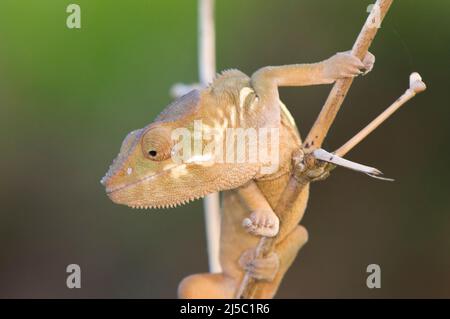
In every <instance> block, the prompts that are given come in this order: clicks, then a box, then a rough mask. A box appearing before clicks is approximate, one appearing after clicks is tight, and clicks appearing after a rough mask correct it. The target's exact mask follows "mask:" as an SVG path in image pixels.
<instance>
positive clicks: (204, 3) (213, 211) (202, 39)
mask: <svg viewBox="0 0 450 319" xmlns="http://www.w3.org/2000/svg"><path fill="white" fill-rule="evenodd" d="M198 18H199V24H198V27H199V28H198V33H199V34H198V37H199V43H198V68H199V77H200V83H201V84H203V85H207V84H209V83H210V82H211V81H212V80H213V79H214V76H215V74H216V49H215V46H216V44H215V30H214V0H198ZM203 207H204V211H205V228H206V242H207V250H208V262H209V271H210V272H213V273H215V272H221V271H222V269H221V266H220V262H219V245H220V205H219V194H218V193H214V194H210V195H208V196H206V197H205V199H204V202H203Z"/></svg>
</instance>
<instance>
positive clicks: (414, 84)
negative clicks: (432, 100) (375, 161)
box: [334, 72, 427, 156]
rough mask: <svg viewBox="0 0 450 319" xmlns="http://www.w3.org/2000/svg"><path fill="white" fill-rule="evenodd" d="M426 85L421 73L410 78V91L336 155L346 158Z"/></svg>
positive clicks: (339, 149)
mask: <svg viewBox="0 0 450 319" xmlns="http://www.w3.org/2000/svg"><path fill="white" fill-rule="evenodd" d="M426 88H427V87H426V85H425V83H424V82H423V81H422V78H421V77H420V75H419V73H417V72H414V73H412V74H411V75H410V77H409V89H407V90H406V92H405V93H403V95H402V96H401V97H399V98H398V99H397V100H396V101H395V102H394V103H392V105H391V106H389V107H388V108H387V109H386V110H385V111H384V112H383V113H381V114H380V115H378V116H377V117H376V118H375V119H374V120H373V121H372V122H370V123H369V124H368V125H367V126H366V127H365V128H363V129H362V130H361V131H360V132H359V133H358V134H356V135H355V136H354V137H352V138H351V139H350V140H349V141H348V142H347V143H345V144H344V145H342V146H341V147H340V148H338V149H337V150H336V151H335V152H334V154H336V155H338V156H344V155H345V154H347V153H348V152H349V151H350V150H351V149H352V148H354V147H355V146H356V145H358V144H359V143H360V142H361V141H362V140H363V139H364V138H366V137H367V136H368V135H369V134H370V133H372V132H373V131H374V130H375V129H376V128H377V127H378V126H380V125H381V123H383V122H384V121H386V120H387V119H388V118H389V117H390V116H391V115H392V114H394V112H395V111H397V110H398V109H399V108H400V107H402V106H403V105H404V104H405V103H406V102H408V101H409V100H411V99H412V98H413V97H414V96H416V94H418V93H420V92H423V91H425V90H426Z"/></svg>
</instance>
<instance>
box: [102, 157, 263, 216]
mask: <svg viewBox="0 0 450 319" xmlns="http://www.w3.org/2000/svg"><path fill="white" fill-rule="evenodd" d="M224 166H225V167H223V168H222V169H218V168H217V167H205V166H203V165H197V164H180V165H176V166H174V167H171V168H170V169H167V170H165V171H162V172H159V173H157V174H152V175H148V176H145V177H143V178H141V179H139V180H135V181H133V182H128V183H117V182H116V181H114V178H108V179H106V180H105V181H104V182H103V184H104V186H105V187H106V193H107V195H108V197H109V198H110V199H111V200H112V201H113V202H114V203H116V204H122V205H126V206H129V207H132V208H169V207H176V206H180V205H184V204H186V203H188V202H191V201H194V200H196V199H200V198H202V197H204V196H206V195H208V194H211V193H215V192H218V191H223V190H227V189H232V188H235V187H238V186H240V185H242V184H243V183H245V182H247V181H248V180H250V179H251V178H252V177H253V176H254V175H255V170H254V168H253V167H252V166H248V167H246V166H245V165H244V166H243V167H237V166H234V165H233V166H232V167H230V166H228V165H226V164H224ZM222 172H225V173H222Z"/></svg>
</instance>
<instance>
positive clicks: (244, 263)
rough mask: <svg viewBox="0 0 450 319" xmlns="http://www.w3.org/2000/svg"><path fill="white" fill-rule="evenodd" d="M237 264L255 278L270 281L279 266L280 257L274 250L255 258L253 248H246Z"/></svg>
mask: <svg viewBox="0 0 450 319" xmlns="http://www.w3.org/2000/svg"><path fill="white" fill-rule="evenodd" d="M239 265H240V266H241V267H242V268H243V269H244V270H245V271H247V272H248V273H249V274H250V276H251V277H252V278H254V279H257V280H266V281H272V280H273V279H274V278H275V276H276V274H277V273H278V269H279V267H280V258H279V257H278V255H277V254H276V253H274V252H272V253H270V254H269V255H267V256H266V257H263V258H255V249H254V248H252V249H248V250H246V251H244V253H243V254H242V255H241V257H240V258H239Z"/></svg>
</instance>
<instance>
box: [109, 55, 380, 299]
mask: <svg viewBox="0 0 450 319" xmlns="http://www.w3.org/2000/svg"><path fill="white" fill-rule="evenodd" d="M374 60H375V59H374V57H373V55H371V54H368V55H367V57H366V58H365V60H364V61H363V62H361V61H359V60H358V59H357V58H355V57H352V56H351V55H350V54H349V53H338V54H336V55H334V56H333V57H331V58H330V59H328V60H325V61H322V62H319V63H315V64H298V65H288V66H279V67H265V68H262V69H260V70H258V71H257V72H255V73H254V74H253V75H252V77H251V78H250V77H248V76H246V75H245V74H243V73H242V72H240V71H237V70H230V71H225V72H223V73H222V74H221V75H220V76H218V77H217V79H216V80H215V81H214V82H213V83H212V84H211V85H210V86H209V87H207V88H204V89H200V90H194V91H191V92H190V93H188V94H187V95H185V96H183V97H181V98H180V99H178V100H176V101H175V102H174V103H172V104H171V105H169V106H168V107H167V108H166V109H165V110H164V111H163V112H162V113H161V114H160V115H159V116H158V117H157V118H156V119H155V121H154V122H152V123H151V124H149V125H148V126H146V127H144V128H143V129H140V130H136V131H133V132H131V133H130V134H129V135H128V136H127V137H126V138H125V140H124V142H123V143H122V147H121V150H120V153H119V155H118V157H117V158H116V159H115V161H114V162H113V165H112V166H111V167H110V169H109V171H108V173H107V174H106V176H105V177H104V178H103V179H102V184H104V185H105V187H106V192H107V194H108V196H109V197H110V198H111V200H113V201H114V202H115V203H118V204H124V205H128V206H131V207H138V208H153V207H169V206H170V207H172V206H176V205H180V204H183V203H185V202H188V201H190V200H194V199H197V198H200V197H203V196H205V195H207V194H210V193H213V192H218V191H223V214H222V226H221V243H220V244H221V247H220V261H221V264H222V268H223V273H221V274H197V275H192V276H189V277H187V278H185V279H184V280H183V281H182V282H181V283H180V286H179V289H178V294H179V297H181V298H232V297H233V296H234V295H235V293H236V289H237V287H238V285H239V283H240V281H241V279H242V277H243V275H244V272H245V271H246V270H249V271H250V273H251V274H252V276H253V277H254V278H255V279H258V280H261V282H263V285H262V289H260V290H259V291H258V293H257V297H259V298H271V297H273V296H274V295H275V293H276V291H277V289H278V286H279V284H280V282H281V280H282V278H283V276H284V274H285V272H286V271H287V269H288V268H289V266H290V265H291V263H292V262H293V260H294V258H295V256H296V254H297V252H298V250H299V249H300V248H301V246H302V245H303V244H305V243H306V241H307V237H308V235H307V232H306V230H305V228H303V227H302V226H299V225H298V224H299V222H300V220H301V218H302V217H303V213H304V211H305V208H306V204H307V200H308V195H309V190H308V188H305V190H304V191H303V192H302V193H301V195H300V196H299V197H298V198H297V199H296V201H295V203H292V208H291V211H289V212H286V213H285V214H283V216H285V217H283V220H279V218H278V217H277V215H276V214H275V213H274V212H273V209H272V208H273V207H275V205H276V202H277V200H278V198H279V197H280V195H281V192H282V191H283V190H284V188H285V186H286V184H287V181H288V179H289V175H290V172H291V170H292V163H291V158H292V152H293V151H294V150H296V149H298V148H299V147H300V146H301V140H300V136H299V134H298V131H297V128H296V126H295V123H294V121H293V120H292V117H291V116H290V114H289V112H288V111H287V109H286V108H285V107H284V105H283V104H282V103H281V102H280V100H279V95H278V87H280V86H304V85H317V84H328V83H333V82H334V81H335V80H337V79H340V78H344V77H355V76H357V75H359V74H361V73H362V70H364V69H366V71H370V70H371V69H372V66H373V63H374ZM199 120H201V121H202V127H203V129H204V130H205V131H206V129H208V128H213V129H215V130H216V133H217V132H218V133H219V135H220V136H225V135H226V129H227V128H244V129H248V128H254V129H256V130H258V129H262V128H276V129H279V146H278V152H279V166H278V167H277V169H276V170H274V171H270V172H268V170H264V169H263V168H267V167H269V165H270V164H271V163H268V161H256V162H255V161H249V160H245V161H244V162H239V163H238V162H236V161H235V162H232V163H228V162H221V161H220V160H218V158H217V156H216V154H215V153H214V154H213V153H212V152H211V153H209V154H207V155H209V156H206V157H205V156H204V157H198V156H194V155H195V154H194V155H192V156H191V157H190V158H188V159H185V160H184V162H182V163H180V162H177V161H175V157H174V154H175V153H174V152H175V151H174V150H175V148H176V146H175V142H174V141H173V140H172V138H171V134H172V133H173V131H174V130H175V129H177V128H185V129H186V128H187V129H188V130H189V132H191V133H192V132H193V131H194V127H195V125H194V121H199ZM204 146H205V145H204V144H203V145H202V147H204ZM249 146H250V145H249V143H248V140H246V144H245V149H246V150H250V153H251V148H250V147H249ZM318 178H320V176H319V175H318ZM275 235H278V236H277V237H276V242H275V251H274V253H273V254H271V255H269V256H267V258H264V259H255V258H254V248H255V247H256V245H257V243H258V241H259V238H260V236H268V237H271V236H275Z"/></svg>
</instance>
